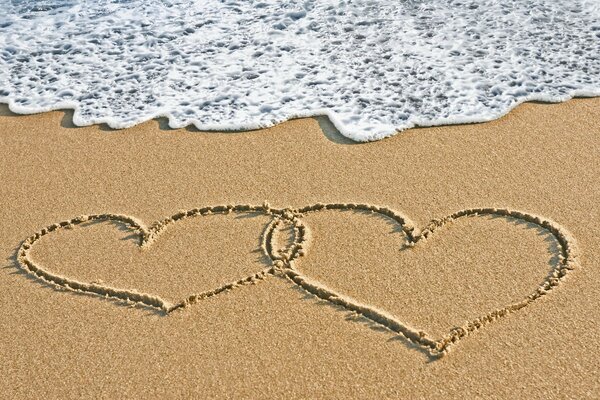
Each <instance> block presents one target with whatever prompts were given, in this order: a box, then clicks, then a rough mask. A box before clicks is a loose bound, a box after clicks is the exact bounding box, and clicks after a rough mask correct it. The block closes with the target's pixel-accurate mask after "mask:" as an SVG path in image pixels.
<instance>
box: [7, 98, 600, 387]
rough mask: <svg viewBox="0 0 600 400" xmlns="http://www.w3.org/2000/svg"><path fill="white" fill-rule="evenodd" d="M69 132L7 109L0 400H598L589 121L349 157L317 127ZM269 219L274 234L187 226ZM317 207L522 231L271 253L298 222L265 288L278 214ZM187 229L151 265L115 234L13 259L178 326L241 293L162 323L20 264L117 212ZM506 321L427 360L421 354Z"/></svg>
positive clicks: (595, 127) (357, 216)
mask: <svg viewBox="0 0 600 400" xmlns="http://www.w3.org/2000/svg"><path fill="white" fill-rule="evenodd" d="M71 115H72V113H71V112H50V113H45V114H39V115H29V116H20V115H15V114H12V113H11V112H10V111H8V108H7V107H6V106H2V107H1V108H0V148H2V153H3V155H2V157H0V181H1V182H2V185H1V186H0V203H1V207H0V213H1V215H0V218H1V219H0V221H1V223H0V252H1V256H2V260H4V262H3V265H2V266H3V268H2V269H0V304H2V306H3V311H2V313H1V314H0V326H1V332H2V340H0V360H1V361H2V364H1V365H2V367H1V371H0V387H1V388H2V390H1V391H0V392H1V394H0V397H2V398H11V399H12V398H125V397H127V398H141V397H155V398H171V397H188V398H189V397H196V398H214V397H218V398H228V397H232V398H273V397H282V398H348V397H353V398H385V397H389V398H448V397H453V398H531V399H549V398H597V397H598V395H599V393H600V357H599V355H600V352H599V351H598V343H599V342H600V329H598V321H599V320H600V307H598V305H599V304H600V274H599V273H598V272H599V268H600V184H599V176H600V163H599V162H598V160H600V136H599V133H600V118H599V117H598V116H599V115H600V99H575V100H571V101H569V102H566V103H563V104H552V105H551V104H534V103H528V104H524V105H521V106H519V107H518V108H516V109H515V110H513V111H512V112H511V113H510V114H508V115H507V116H505V117H503V118H501V119H499V120H496V121H492V122H488V123H482V124H474V125H457V126H445V127H433V128H419V129H411V130H408V131H406V132H402V133H400V134H398V135H396V136H394V137H392V138H389V139H385V140H382V141H379V142H374V143H363V144H356V143H353V142H349V141H348V140H347V139H344V138H343V137H341V136H340V135H339V134H337V133H336V132H335V129H334V128H333V126H332V125H331V124H330V123H329V122H328V121H327V120H326V119H324V118H318V119H299V120H293V121H289V122H286V123H283V124H280V125H278V126H275V127H273V128H270V129H264V130H260V131H252V132H239V133H237V132H236V133H204V132H197V131H195V130H194V129H181V130H170V129H168V128H167V126H166V123H165V121H160V120H159V121H150V122H148V123H145V124H142V125H139V126H136V127H133V128H130V129H126V130H120V131H115V130H110V129H108V128H106V127H104V126H91V127H75V126H73V125H72V122H71ZM265 202H268V204H269V206H270V207H271V208H272V209H275V211H273V210H272V209H271V208H266V207H265V209H264V210H266V211H261V210H259V211H258V212H256V213H246V212H244V213H241V212H232V213H229V214H226V215H221V214H220V213H218V212H217V213H213V214H212V215H206V216H202V215H196V214H200V213H201V211H202V210H196V211H193V210H194V209H197V208H202V207H205V206H219V205H239V204H242V205H243V204H250V205H257V206H261V205H263V203H265ZM316 203H344V204H346V203H352V204H364V207H366V208H368V207H369V206H371V205H377V206H380V207H383V208H385V209H387V208H389V209H391V210H394V211H395V212H396V213H397V214H395V215H397V216H400V215H401V216H403V218H406V219H409V220H410V221H412V222H413V224H414V226H415V228H416V230H414V231H412V232H413V233H414V234H415V235H417V232H418V230H419V229H423V228H425V227H427V226H428V223H429V221H430V220H432V219H440V218H443V217H444V216H448V215H452V214H454V213H457V212H460V211H461V210H469V209H475V208H482V209H487V208H500V209H509V210H518V211H520V212H522V213H524V214H522V217H518V218H514V217H507V216H503V215H500V214H503V213H504V214H506V213H507V212H504V211H501V212H497V213H496V212H493V213H491V214H489V213H488V214H486V213H485V212H484V213H483V214H484V215H479V216H470V217H469V216H465V217H459V218H455V220H453V221H451V220H450V221H444V222H443V223H442V225H443V226H442V227H439V228H437V229H435V230H434V232H435V233H434V234H433V233H432V234H431V235H430V236H429V237H428V238H427V239H423V240H418V236H415V238H413V239H412V240H411V238H410V237H407V236H406V234H405V232H406V229H405V230H404V231H403V228H407V227H409V225H408V224H406V225H404V226H401V225H400V224H398V223H395V222H394V221H393V219H390V218H385V217H384V216H382V215H381V213H378V212H365V211H357V210H322V211H315V212H308V213H304V214H303V215H295V216H293V215H292V216H289V215H291V214H286V216H285V217H284V220H283V223H282V225H281V226H282V227H283V228H285V229H282V230H281V231H279V229H276V230H275V231H274V233H273V237H274V238H273V241H272V244H273V246H275V247H277V248H279V247H281V248H283V247H286V246H291V245H293V243H294V242H293V237H292V236H293V235H292V234H293V232H290V221H291V219H293V218H295V219H294V221H296V222H295V223H297V224H301V225H302V226H303V227H304V228H305V229H306V232H307V233H306V242H304V243H303V249H302V251H303V252H304V253H305V254H304V255H303V256H302V257H297V258H295V257H292V258H293V261H292V262H291V263H288V262H284V263H283V268H280V267H277V268H273V262H272V260H271V259H270V258H269V257H268V256H266V255H265V253H264V251H263V249H262V247H264V243H263V236H264V233H265V230H267V233H268V232H269V231H268V224H269V223H270V221H271V220H272V218H273V214H275V215H278V213H279V211H277V210H278V209H283V208H290V209H300V208H302V207H304V206H310V205H314V204H316ZM346 208H348V207H346ZM181 210H184V211H186V212H187V211H190V215H191V214H194V215H196V216H193V217H188V218H185V219H182V220H180V221H177V222H176V223H175V222H168V223H167V225H168V226H167V227H166V228H165V229H164V230H161V231H160V234H157V235H154V236H152V240H149V241H148V244H147V245H144V246H142V247H140V243H141V235H140V232H139V231H135V230H134V229H132V228H131V227H130V226H128V225H127V224H126V223H123V221H121V222H119V221H115V220H114V219H113V220H103V221H100V222H82V223H81V224H79V220H76V226H74V227H72V229H67V228H60V229H56V230H55V231H53V232H49V233H44V234H42V235H41V236H40V238H39V240H37V239H36V240H35V244H34V245H31V246H30V245H26V247H27V248H26V249H25V250H26V251H27V257H26V260H29V261H30V262H32V263H34V265H35V266H37V267H39V268H43V269H44V271H46V272H48V273H52V274H55V275H60V276H61V277H66V278H68V279H69V281H68V282H67V284H68V283H69V282H71V283H73V282H74V281H78V282H80V283H82V284H86V285H88V286H87V287H88V288H95V289H93V290H97V291H106V290H107V289H106V288H107V287H114V288H120V289H124V290H127V293H134V292H135V293H145V294H147V295H148V296H149V297H148V298H150V297H151V298H152V299H160V300H161V301H164V304H169V305H173V304H177V303H178V302H179V301H181V300H183V299H185V298H187V297H188V296H190V295H193V294H198V293H207V292H209V293H210V292H211V291H212V290H214V289H217V288H220V287H222V285H223V284H228V283H231V282H238V281H240V280H244V278H246V277H250V279H248V282H246V281H244V282H243V284H239V285H234V287H232V288H231V290H224V291H222V292H220V293H217V294H214V293H213V294H214V295H212V296H208V297H207V298H204V299H197V301H196V302H195V304H191V305H189V306H188V307H184V308H178V309H176V310H174V311H172V312H169V313H166V312H164V310H163V311H161V310H160V304H159V305H158V306H157V307H153V306H152V304H150V303H151V302H152V301H154V300H144V301H145V302H146V303H148V304H143V303H142V304H137V305H135V304H127V303H126V302H124V301H120V300H115V299H111V298H108V299H107V298H103V297H100V296H97V295H91V294H85V293H76V292H73V291H67V290H63V289H60V288H57V287H55V286H53V285H50V284H47V283H44V282H43V281H42V280H41V279H39V278H36V277H35V276H34V275H32V274H28V273H27V272H26V271H25V270H24V268H23V266H22V265H21V264H22V263H23V262H24V261H23V260H24V258H23V257H21V256H20V255H19V254H20V252H19V248H20V247H21V245H22V243H23V241H24V240H26V239H27V238H29V237H31V236H32V234H34V233H35V232H38V231H40V230H41V229H42V228H44V227H47V226H49V225H52V224H54V223H57V222H61V221H68V220H72V218H74V217H77V216H81V215H88V216H89V215H98V214H103V213H111V214H119V215H124V216H126V217H127V218H129V217H132V218H135V221H140V222H139V223H140V224H145V226H146V227H150V226H151V225H152V223H153V222H154V221H161V220H164V219H165V218H168V217H170V216H173V215H175V214H176V213H178V212H179V211H181ZM377 210H379V211H380V212H383V213H385V212H387V211H385V210H382V209H377ZM234 211H235V210H234ZM529 215H532V216H542V217H543V218H542V219H540V220H538V221H540V223H539V224H536V223H532V221H535V220H534V219H532V218H534V217H531V218H530V217H529ZM455 216H456V215H455ZM285 218H288V219H285ZM528 219H531V221H529V222H527V221H526V220H528ZM545 219H548V220H551V221H552V222H549V223H547V224H546V225H544V226H547V227H546V228H545V227H544V226H542V224H543V220H545ZM132 221H133V220H132ZM135 221H134V222H135ZM134 222H132V223H134ZM135 223H138V222H135ZM548 227H549V228H548ZM304 228H303V229H304ZM145 229H150V228H145ZM147 232H150V231H149V230H147ZM553 232H554V233H553ZM407 239H408V242H409V243H408V244H409V245H411V244H412V245H414V246H409V245H407ZM296 240H297V239H296ZM270 243H271V242H269V244H270ZM275 250H276V249H275ZM567 250H568V251H569V252H570V251H572V252H573V254H565V251H567ZM275 253H277V252H276V251H275ZM575 253H576V254H575ZM565 257H566V258H565ZM565 259H566V261H565ZM19 260H20V261H21V264H20V263H19ZM567 261H568V262H569V265H568V267H569V268H566V267H565V265H563V264H564V263H565V262H567ZM281 264H282V263H279V264H278V265H279V266H281ZM291 264H293V267H294V268H295V270H294V271H297V272H290V270H288V266H289V265H291ZM563 267H565V268H563ZM571 267H573V270H570V269H571ZM553 272H555V275H556V276H555V278H556V279H554V280H553V277H552V273H553ZM295 273H297V274H301V275H294V274H295ZM292 278H294V279H292ZM307 282H308V283H307ZM548 282H550V283H549V285H550V286H548V287H547V289H549V290H547V291H544V290H541V291H542V292H544V293H545V294H544V295H541V294H539V293H540V291H538V288H539V287H540V285H542V286H543V285H544V284H548ZM311 285H312V286H311ZM303 287H304V288H303ZM311 288H312V291H313V292H314V293H316V294H317V295H315V294H314V293H313V294H311V293H309V292H307V291H306V290H305V289H309V290H311ZM333 292H335V294H337V295H339V297H335V298H331V294H332V293H333ZM546 292H547V293H546ZM535 293H538V294H537V295H536V294H535ZM528 296H529V297H528ZM328 297H329V300H326V298H328ZM528 298H529V299H530V300H529V301H526V304H525V303H523V301H524V299H528ZM344 302H345V303H346V306H345V307H343V306H341V305H340V303H344ZM519 302H521V303H522V304H521V306H519V307H514V308H515V310H514V312H510V313H507V315H493V317H490V318H489V320H490V321H491V322H490V323H487V324H482V325H484V326H482V327H481V328H480V329H475V330H474V331H473V332H471V334H469V335H468V336H466V337H462V338H461V339H460V340H458V342H457V343H455V344H454V345H453V346H450V347H448V349H449V352H448V354H445V355H443V356H441V357H440V356H439V355H438V354H434V353H435V352H434V351H432V349H431V348H430V347H427V343H418V342H419V340H420V339H419V332H422V333H421V335H424V336H422V337H424V338H431V339H433V340H437V339H440V338H443V337H445V335H448V334H449V332H451V330H452V329H453V328H455V327H463V328H464V329H467V328H468V327H469V325H465V323H466V322H469V321H471V322H473V321H476V320H477V318H481V317H482V316H489V315H490V314H489V313H491V312H494V311H496V310H506V307H507V306H511V305H515V304H519ZM334 303H337V304H334ZM161 304H163V303H161ZM164 304H163V305H164ZM516 308H519V309H518V310H517V309H516ZM352 309H355V310H356V309H359V310H362V311H361V312H363V314H365V315H366V316H361V315H360V313H356V312H351V311H350V310H352ZM500 314H504V313H500ZM385 318H388V320H387V322H386V320H384V319H385ZM377 321H379V323H377ZM390 321H392V322H390ZM394 321H395V322H394ZM394 323H397V324H399V325H394ZM471 326H473V325H471ZM394 327H396V328H398V327H400V328H401V329H406V330H407V331H406V332H405V333H407V332H408V333H407V334H406V335H408V336H409V338H407V337H406V335H402V334H398V333H397V332H394V331H393V328H394ZM465 327H466V328H465ZM389 328H392V329H389ZM400 328H399V329H400ZM401 329H400V330H401ZM467 330H468V329H467ZM411 332H412V333H411ZM415 332H416V334H417V337H416V338H415V337H412V338H411V337H410V336H411V334H413V333H415ZM455 332H456V331H455ZM459 332H460V331H459ZM423 341H424V342H425V340H423Z"/></svg>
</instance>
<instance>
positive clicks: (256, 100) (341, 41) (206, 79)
mask: <svg viewBox="0 0 600 400" xmlns="http://www.w3.org/2000/svg"><path fill="white" fill-rule="evenodd" d="M393 3H394V4H392V2H386V1H382V0H357V1H350V0H347V1H341V0H340V1H332V0H329V1H328V0H319V1H317V0H312V1H311V0H303V1H297V0H295V1H287V2H280V1H273V0H263V1H250V0H246V1H241V0H240V1H234V0H223V1H216V0H205V1H201V2H199V1H191V0H185V1H184V0H160V1H159V0H145V1H143V0H120V1H116V0H113V1H108V0H96V1H85V0H53V1H50V0H47V1H40V0H12V1H8V0H0V6H2V8H3V9H4V13H3V15H0V102H5V103H8V104H9V107H10V109H11V110H12V111H14V112H17V113H36V112H43V111H48V110H54V109H62V108H72V109H74V110H75V113H74V117H73V120H74V121H73V122H74V123H75V124H76V125H90V124H96V123H106V124H108V125H109V126H111V127H113V128H126V127H129V126H132V125H135V124H138V123H141V122H144V121H147V120H149V119H152V118H156V117H167V118H168V119H169V125H170V126H171V127H173V128H179V127H183V126H187V125H190V124H193V125H195V126H196V127H198V129H200V130H240V129H256V128H262V127H268V126H272V125H274V124H277V123H280V122H282V121H285V120H288V119H290V118H296V117H305V116H314V115H327V116H329V118H330V119H331V120H332V122H333V123H334V124H335V125H336V127H337V128H338V129H339V130H340V132H341V133H342V134H343V135H345V136H347V137H349V138H351V139H354V140H359V141H369V140H377V139H381V138H383V137H386V136H390V135H393V134H394V133H396V132H398V131H401V130H404V129H407V128H411V127H414V126H427V125H440V124H452V123H467V122H481V121H487V120H491V119H494V118H498V117H500V116H502V115H504V114H505V113H507V112H508V111H509V110H511V109H512V108H514V107H515V106H516V105H518V104H520V103H522V102H524V101H531V100H539V101H548V102H559V101H564V100H567V99H569V98H571V97H574V96H599V95H600V3H599V2H597V1H595V0H566V1H562V2H556V1H553V0H504V1H494V2H485V4H484V2H479V1H474V0H473V1H461V0H429V1H411V0H405V1H402V2H393Z"/></svg>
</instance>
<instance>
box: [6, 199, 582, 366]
mask: <svg viewBox="0 0 600 400" xmlns="http://www.w3.org/2000/svg"><path fill="white" fill-rule="evenodd" d="M323 210H340V211H344V210H354V211H363V212H370V213H375V214H379V215H381V216H383V217H385V218H387V219H389V220H391V221H393V222H394V223H395V224H397V225H398V226H399V227H400V228H401V230H402V232H403V233H404V234H405V235H406V244H407V246H409V247H413V246H415V245H417V244H418V243H419V242H424V241H426V239H428V238H430V237H431V236H432V235H433V234H434V233H435V232H437V231H438V230H440V228H442V227H443V226H444V225H446V224H448V223H450V222H452V221H455V220H458V219H460V218H464V217H473V216H483V215H489V216H499V217H504V218H512V219H516V220H521V221H525V222H528V223H530V224H533V225H536V226H537V227H539V228H541V229H543V230H545V231H547V232H549V233H550V234H551V235H552V236H553V237H554V238H555V239H556V241H557V242H558V245H559V257H558V258H559V260H558V262H557V263H556V265H554V267H553V269H552V271H551V273H550V274H549V275H548V276H547V277H546V278H545V279H544V280H543V282H542V284H541V285H539V286H538V287H537V288H536V289H535V290H534V291H532V292H531V293H530V294H529V295H528V296H527V297H525V298H524V299H521V300H518V301H515V302H513V303H511V304H508V305H506V306H504V307H502V308H500V309H497V310H493V311H491V312H488V313H487V314H485V315H482V316H480V317H478V318H476V319H474V320H472V321H470V322H467V323H466V324H464V325H463V326H461V327H457V328H453V329H452V330H451V331H450V332H448V333H447V334H445V335H444V336H443V337H441V338H439V339H434V338H432V337H430V336H429V335H428V334H427V333H426V332H425V331H422V330H418V329H415V328H413V327H411V326H409V325H408V324H406V323H403V322H401V321H400V320H398V319H397V318H396V317H394V316H393V315H390V314H388V313H387V312H385V311H383V310H380V309H378V308H375V307H373V306H370V305H367V304H361V303H360V302H358V301H357V300H355V299H353V298H351V297H348V296H345V295H343V294H341V293H338V292H336V291H334V290H332V289H330V288H328V287H326V286H325V285H323V284H321V283H320V282H317V281H315V280H312V279H310V278H309V277H308V276H306V275H304V274H303V273H302V272H301V271H300V270H298V269H297V268H296V266H295V260H297V259H298V258H299V257H301V256H304V255H305V254H306V251H307V250H308V245H309V242H310V232H309V229H308V228H307V226H306V225H305V224H304V222H303V221H302V216H303V215H305V214H308V213H316V212H319V211H323ZM229 213H238V214H253V213H254V214H261V215H268V216H271V217H272V219H271V221H270V222H269V223H268V224H267V226H266V228H265V230H264V231H263V234H262V240H261V248H262V250H263V252H264V253H265V255H266V256H267V257H269V259H270V260H271V263H272V265H270V266H269V267H267V268H264V269H263V270H261V271H259V272H257V273H255V274H252V275H249V276H247V277H243V278H241V279H238V280H236V281H234V282H230V283H227V284H224V285H222V286H220V287H217V288H215V289H212V290H209V291H205V292H202V293H197V294H193V295H190V296H187V297H186V298H184V299H182V300H179V301H177V302H175V303H171V302H169V301H167V300H164V299H162V298H161V297H159V296H157V295H153V294H149V293H141V292H138V291H136V290H135V289H123V288H115V287H111V286H108V285H104V284H99V283H93V282H81V281H79V280H77V279H74V278H70V277H66V276H62V275H59V274H56V273H53V272H52V271H49V270H47V269H45V268H44V267H43V266H41V265H39V264H36V263H35V262H33V261H32V259H31V257H30V251H31V249H32V248H33V246H34V245H35V243H36V242H38V241H39V240H40V239H41V238H42V237H44V236H46V235H49V234H50V233H52V232H55V231H58V230H60V229H68V228H72V227H75V226H77V225H80V224H82V223H85V222H90V221H117V222H121V223H123V224H125V225H126V226H127V227H128V228H129V229H131V230H133V231H136V232H137V233H138V234H139V235H140V242H139V246H140V247H142V248H148V247H149V246H151V244H152V243H153V242H154V241H155V240H157V238H158V237H159V235H160V233H161V232H163V231H164V230H165V229H166V228H167V227H168V226H169V225H171V224H173V223H175V222H177V221H180V220H183V219H186V218H192V217H201V216H205V215H211V214H229ZM282 224H283V225H285V224H287V225H288V226H291V227H292V228H293V240H292V243H291V244H290V245H289V246H287V247H286V248H283V249H277V248H276V247H275V245H276V243H275V241H276V235H275V233H276V231H277V229H278V228H279V227H281V226H282ZM578 256H579V249H578V247H577V243H576V241H575V239H574V237H573V236H572V235H571V234H570V233H569V232H568V231H567V230H566V229H565V228H563V227H562V226H560V225H559V224H557V223H556V222H553V221H550V220H548V219H546V218H543V217H540V216H536V215H533V214H529V213H525V212H521V211H517V210H510V209H502V208H470V209H463V210H459V211H457V212H455V213H453V214H450V215H448V216H445V217H442V218H440V219H435V220H432V221H431V222H430V223H429V224H427V225H426V226H425V227H424V228H423V229H418V228H417V227H416V226H415V224H413V223H412V222H411V221H410V219H409V218H407V217H406V216H404V215H402V214H401V213H398V212H396V211H393V210H391V209H389V208H387V207H380V206H376V205H371V204H364V203H362V204H356V203H328V204H322V203H316V204H313V205H308V206H305V207H302V208H297V209H293V208H271V207H270V205H269V204H268V203H266V202H265V203H264V204H262V205H249V204H238V205H217V206H209V207H202V208H194V209H191V210H187V211H180V212H178V213H176V214H174V215H172V216H171V217H168V218H166V219H163V220H161V221H158V222H155V223H154V224H152V225H151V226H150V227H147V226H146V225H144V223H142V222H141V221H139V220H137V219H135V218H133V217H130V216H127V215H121V214H110V213H105V214H92V215H83V216H79V217H75V218H72V219H70V220H67V221H63V222H59V223H55V224H52V225H49V226H47V227H46V228H43V229H41V230H40V231H38V232H36V233H34V234H33V235H31V236H30V237H28V238H27V239H25V240H24V241H23V242H22V244H21V246H20V248H19V249H18V250H17V257H16V258H17V263H18V265H19V266H20V268H22V269H23V270H24V271H26V272H27V273H29V274H31V275H33V276H35V277H36V278H37V279H40V280H42V281H44V282H46V283H49V284H52V285H54V286H57V287H59V288H62V289H66V290H70V291H75V292H80V293H87V294H92V295H98V296H103V297H109V298H113V299H118V300H124V301H127V302H132V303H137V304H142V305H144V306H147V307H152V308H154V309H158V310H160V311H162V312H163V313H164V314H165V315H168V314H170V313H171V312H173V311H175V310H178V309H184V308H186V307H188V306H190V305H192V304H194V303H197V302H199V301H202V300H204V299H207V298H210V297H214V296H217V295H219V294H221V293H225V292H227V291H230V290H233V289H235V288H237V287H239V286H243V285H249V284H254V283H257V282H259V281H262V280H264V279H265V278H267V277H269V276H276V277H281V278H284V279H287V280H288V281H291V282H293V283H294V284H296V285H298V286H299V287H300V288H302V289H303V290H304V291H306V292H308V293H310V294H312V295H314V296H316V297H318V298H320V299H322V300H325V301H328V302H329V303H331V304H333V305H336V306H340V307H343V308H344V309H346V310H348V311H350V312H353V313H356V314H359V315H362V316H363V317H365V318H367V319H368V320H370V321H372V322H374V323H376V324H378V325H381V326H383V327H385V328H387V329H388V330H390V331H392V332H395V333H397V334H399V335H401V336H403V337H404V338H405V339H406V340H408V341H409V342H411V343H413V344H414V345H417V346H418V347H419V348H420V349H421V350H422V351H424V352H426V353H428V354H429V355H430V356H431V357H440V356H443V355H445V354H447V353H448V351H449V350H450V348H451V347H453V346H454V345H456V344H457V343H458V342H460V341H461V340H462V339H463V338H465V337H467V336H469V335H470V334H473V333H475V332H477V331H478V330H479V329H481V328H483V327H484V326H486V325H488V324H490V323H492V322H494V321H496V320H498V319H499V318H503V317H505V316H507V315H509V314H511V313H514V312H516V311H518V310H520V309H522V308H524V307H526V306H528V305H529V304H531V303H532V302H534V301H535V300H537V299H539V298H540V297H542V296H544V295H546V294H547V293H549V292H550V291H551V290H553V289H554V288H555V287H557V286H558V285H559V284H560V283H561V282H562V281H563V279H564V277H565V276H566V275H567V273H568V271H570V270H572V269H574V268H575V267H577V266H578V265H579V263H578Z"/></svg>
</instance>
